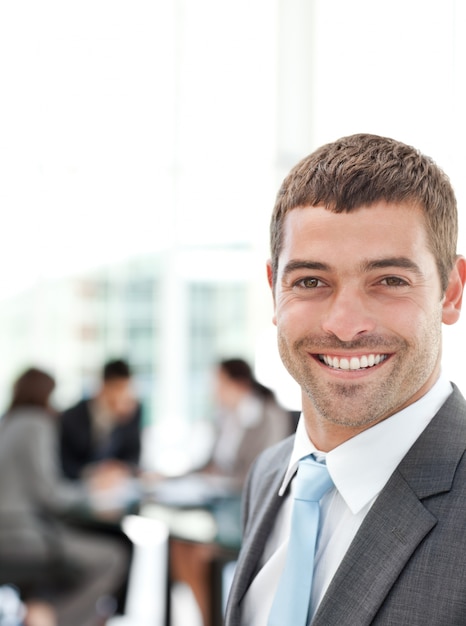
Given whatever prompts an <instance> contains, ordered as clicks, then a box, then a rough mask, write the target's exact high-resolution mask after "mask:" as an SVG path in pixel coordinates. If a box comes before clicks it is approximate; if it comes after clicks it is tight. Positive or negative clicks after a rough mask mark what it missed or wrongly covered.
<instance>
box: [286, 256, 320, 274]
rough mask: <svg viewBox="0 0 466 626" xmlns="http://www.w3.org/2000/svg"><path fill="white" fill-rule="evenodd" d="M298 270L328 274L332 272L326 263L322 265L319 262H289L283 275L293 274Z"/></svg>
mask: <svg viewBox="0 0 466 626" xmlns="http://www.w3.org/2000/svg"><path fill="white" fill-rule="evenodd" d="M296 270H311V271H316V270H317V271H319V272H328V271H330V270H331V266H330V265H327V264H326V263H320V262H319V261H301V260H299V259H298V260H295V261H289V262H288V263H287V264H286V265H285V267H284V268H283V275H284V276H286V275H287V274H291V272H294V271H296Z"/></svg>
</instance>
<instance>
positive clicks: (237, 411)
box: [170, 358, 293, 626]
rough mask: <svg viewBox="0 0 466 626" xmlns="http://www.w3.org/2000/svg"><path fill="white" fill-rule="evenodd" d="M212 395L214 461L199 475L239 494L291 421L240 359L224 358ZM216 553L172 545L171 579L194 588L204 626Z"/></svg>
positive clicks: (178, 541)
mask: <svg viewBox="0 0 466 626" xmlns="http://www.w3.org/2000/svg"><path fill="white" fill-rule="evenodd" d="M213 393H214V399H215V404H216V437H215V441H214V445H213V450H212V454H211V458H210V461H209V462H208V464H207V465H206V467H204V468H203V470H202V471H201V472H203V473H208V474H212V475H214V476H222V477H225V478H227V479H230V480H231V485H232V487H233V488H234V489H235V490H236V491H241V489H242V486H243V483H244V480H245V478H246V475H247V473H248V471H249V468H250V467H251V465H252V463H253V462H254V460H255V458H256V457H257V456H258V454H259V453H260V452H262V451H263V450H265V448H268V447H269V446H271V445H273V444H275V443H277V442H279V441H281V440H282V439H284V438H286V437H288V435H290V434H291V433H292V430H293V421H292V417H291V414H290V413H289V412H288V411H286V410H285V409H284V408H282V407H281V406H280V405H279V403H278V402H277V400H276V399H275V395H274V393H273V392H272V390H270V389H269V388H268V387H265V386H264V385H262V384H261V383H259V382H258V381H257V380H256V378H255V376H254V374H253V371H252V369H251V366H250V365H249V364H248V363H247V362H246V361H245V360H243V359H241V358H230V359H224V360H222V361H220V362H219V363H218V364H217V365H216V367H215V371H214V383H213ZM238 523H239V521H238ZM217 552H218V549H217V546H216V545H215V543H212V544H202V543H194V542H190V541H183V540H181V539H175V538H173V539H172V541H171V543H170V568H171V576H172V579H173V580H175V581H179V582H183V583H185V584H187V585H188V586H189V587H190V588H191V590H192V592H193V595H194V597H195V599H196V602H197V604H198V606H199V609H200V612H201V615H202V620H203V624H204V626H212V617H211V606H212V599H211V593H212V591H211V587H212V580H211V575H212V574H211V564H212V562H213V561H214V559H215V558H216V557H217ZM284 626H285V625H284Z"/></svg>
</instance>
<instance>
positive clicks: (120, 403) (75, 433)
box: [60, 360, 141, 480]
mask: <svg viewBox="0 0 466 626" xmlns="http://www.w3.org/2000/svg"><path fill="white" fill-rule="evenodd" d="M60 443H61V460H62V466H63V471H64V473H65V475H66V476H67V477H68V478H71V479H73V480H77V479H79V478H82V477H83V473H84V472H87V473H89V472H90V471H93V472H94V473H95V472H97V471H100V473H109V474H112V475H113V474H116V473H118V472H121V473H122V474H125V473H126V474H131V473H133V472H134V471H135V470H136V469H137V468H138V464H139V457H140V452H141V405H140V403H139V402H138V401H137V400H136V398H135V396H134V392H133V389H132V378H131V371H130V368H129V366H128V364H127V363H126V362H125V361H123V360H115V361H109V362H108V363H106V365H105V366H104V368H103V372H102V382H101V386H100V389H99V391H98V392H97V394H96V395H95V396H94V397H92V398H89V399H83V400H81V401H80V402H78V404H76V405H75V406H72V407H71V408H69V409H67V410H66V411H64V412H63V414H62V416H61V442H60Z"/></svg>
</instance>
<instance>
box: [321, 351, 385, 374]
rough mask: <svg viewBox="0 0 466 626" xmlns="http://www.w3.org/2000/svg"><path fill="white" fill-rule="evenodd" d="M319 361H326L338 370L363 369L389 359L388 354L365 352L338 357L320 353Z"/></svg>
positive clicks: (326, 363)
mask: <svg viewBox="0 0 466 626" xmlns="http://www.w3.org/2000/svg"><path fill="white" fill-rule="evenodd" d="M318 358H319V361H321V362H322V363H325V365H328V366H329V367H332V368H333V369H337V370H352V371H353V370H363V369H367V368H370V367H374V366H375V365H379V363H382V361H385V359H388V354H364V355H362V356H352V357H338V356H331V355H328V354H319V355H318Z"/></svg>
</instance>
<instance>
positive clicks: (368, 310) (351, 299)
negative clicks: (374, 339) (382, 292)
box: [322, 288, 377, 341]
mask: <svg viewBox="0 0 466 626" xmlns="http://www.w3.org/2000/svg"><path fill="white" fill-rule="evenodd" d="M376 325H377V321H376V318H375V314H374V310H373V307H371V306H370V303H369V301H368V297H367V295H365V294H364V293H363V292H361V291H360V290H358V289H354V288H342V289H339V290H337V291H335V293H334V294H333V296H332V297H331V298H330V299H329V301H328V307H327V310H326V311H325V312H324V315H323V319H322V329H323V330H324V331H325V332H326V333H329V334H332V335H335V336H336V337H338V338H339V339H340V340H341V341H353V340H354V339H356V338H357V337H358V336H360V335H362V334H364V333H368V332H372V331H374V330H375V328H376Z"/></svg>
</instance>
